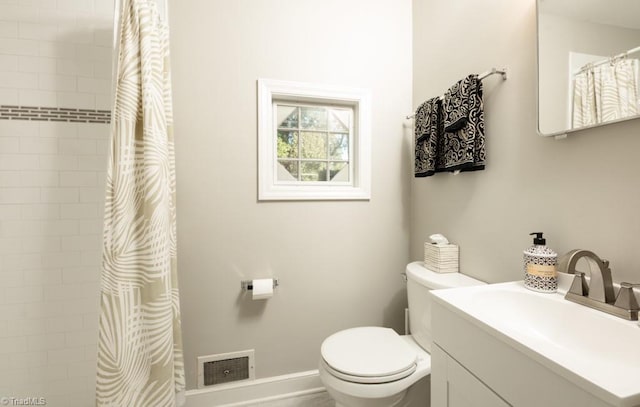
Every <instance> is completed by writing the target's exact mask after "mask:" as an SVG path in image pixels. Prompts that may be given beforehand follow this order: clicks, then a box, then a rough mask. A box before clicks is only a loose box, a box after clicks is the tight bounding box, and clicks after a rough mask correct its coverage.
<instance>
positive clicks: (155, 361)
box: [96, 0, 185, 407]
mask: <svg viewBox="0 0 640 407" xmlns="http://www.w3.org/2000/svg"><path fill="white" fill-rule="evenodd" d="M117 12H118V13H120V14H119V17H120V18H119V19H116V21H118V27H116V29H117V30H119V31H118V36H117V38H119V39H118V43H117V48H118V50H117V53H116V55H117V68H116V75H115V77H116V92H115V104H114V111H113V115H112V118H113V119H112V125H111V143H112V144H111V154H110V160H109V167H108V170H107V190H106V203H105V222H104V246H103V265H102V286H101V304H100V325H99V338H98V362H97V383H96V405H97V406H127V407H129V406H131V407H134V406H135V407H138V406H149V407H161V406H176V405H181V404H183V403H184V389H185V382H184V365H183V356H182V337H181V330H180V304H179V295H178V284H177V270H176V263H177V262H176V206H175V167H174V144H173V118H172V106H171V83H170V72H169V32H168V27H167V25H166V24H165V23H164V22H162V21H161V18H160V16H159V15H158V12H157V10H156V7H155V3H153V1H151V0H123V1H122V6H121V8H119V9H118V10H117Z"/></svg>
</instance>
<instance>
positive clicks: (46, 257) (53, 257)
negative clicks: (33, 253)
mask: <svg viewBox="0 0 640 407" xmlns="http://www.w3.org/2000/svg"><path fill="white" fill-rule="evenodd" d="M42 264H43V265H44V266H45V267H50V268H56V267H78V266H82V255H81V254H80V252H60V253H43V254H42ZM60 287H64V286H60ZM58 291H59V287H58V286H55V287H47V292H46V293H45V298H47V299H56V300H60V299H64V298H52V294H51V293H54V294H53V296H54V297H55V293H56V292H58ZM80 298H82V297H80Z"/></svg>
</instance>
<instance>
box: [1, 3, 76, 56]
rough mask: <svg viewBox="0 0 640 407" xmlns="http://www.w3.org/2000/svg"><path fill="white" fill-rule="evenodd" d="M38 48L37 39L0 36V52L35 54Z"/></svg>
mask: <svg viewBox="0 0 640 407" xmlns="http://www.w3.org/2000/svg"><path fill="white" fill-rule="evenodd" d="M0 10H1V9H0ZM0 15H2V14H0ZM39 50H40V46H39V44H38V41H34V40H23V39H15V38H0V54H7V55H34V56H35V55H38V53H39ZM74 52H75V51H74Z"/></svg>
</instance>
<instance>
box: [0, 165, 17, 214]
mask: <svg viewBox="0 0 640 407" xmlns="http://www.w3.org/2000/svg"><path fill="white" fill-rule="evenodd" d="M19 186H20V171H0V187H19ZM2 193H4V191H3V192H2ZM0 218H2V215H0Z"/></svg>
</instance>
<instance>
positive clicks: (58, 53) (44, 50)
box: [23, 40, 76, 58]
mask: <svg viewBox="0 0 640 407" xmlns="http://www.w3.org/2000/svg"><path fill="white" fill-rule="evenodd" d="M23 41H27V40H23ZM36 43H37V45H38V52H37V53H35V54H28V55H39V56H41V57H49V58H75V57H76V46H75V45H73V44H67V43H64V42H52V41H39V42H36Z"/></svg>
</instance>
